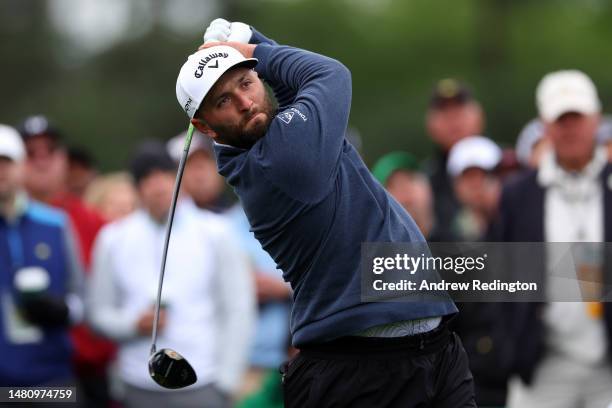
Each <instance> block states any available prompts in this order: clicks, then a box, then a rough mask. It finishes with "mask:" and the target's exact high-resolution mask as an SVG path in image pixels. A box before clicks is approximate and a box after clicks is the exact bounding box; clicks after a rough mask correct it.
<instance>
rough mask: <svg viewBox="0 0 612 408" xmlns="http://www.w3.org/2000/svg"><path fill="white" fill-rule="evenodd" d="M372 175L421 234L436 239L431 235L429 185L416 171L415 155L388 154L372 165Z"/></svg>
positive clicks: (417, 167)
mask: <svg viewBox="0 0 612 408" xmlns="http://www.w3.org/2000/svg"><path fill="white" fill-rule="evenodd" d="M372 174H374V177H376V179H377V180H378V181H379V182H380V183H381V184H382V185H383V186H385V188H386V189H387V191H389V193H390V194H391V195H392V196H393V198H395V199H396V200H397V202H398V203H400V204H401V205H402V207H404V208H405V209H406V211H408V213H409V214H410V215H411V216H412V218H413V219H414V221H415V222H416V224H417V226H418V227H419V229H420V230H421V232H422V233H423V236H425V238H428V239H429V240H434V241H435V240H437V237H435V236H431V232H432V228H433V225H434V217H433V203H432V194H431V187H430V186H429V180H428V179H427V177H426V176H425V175H424V174H423V173H422V172H421V171H419V166H418V163H417V160H416V158H415V157H414V156H413V155H411V154H410V153H406V152H392V153H388V154H386V155H384V156H383V157H381V158H380V159H378V161H377V162H376V163H375V164H374V167H372Z"/></svg>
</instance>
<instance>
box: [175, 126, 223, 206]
mask: <svg viewBox="0 0 612 408" xmlns="http://www.w3.org/2000/svg"><path fill="white" fill-rule="evenodd" d="M185 135H186V133H185V132H183V133H181V134H179V135H178V136H175V137H174V138H172V139H170V141H168V144H167V147H168V152H169V153H170V156H172V158H173V159H174V160H175V161H176V162H177V163H178V162H179V161H180V160H181V156H182V155H183V148H184V145H185ZM181 187H182V188H183V190H184V191H185V192H186V193H187V194H188V195H189V197H191V198H192V199H193V201H194V203H195V204H196V205H197V206H198V208H202V209H205V210H209V211H213V212H216V213H220V212H223V211H225V210H227V209H228V208H230V207H231V205H232V200H231V199H230V198H229V195H228V194H227V190H226V188H225V180H223V177H221V175H220V174H219V173H218V172H217V162H216V161H215V155H214V152H213V146H212V141H211V140H210V138H208V137H205V136H204V135H202V134H201V133H200V132H198V131H197V130H196V131H195V132H193V137H192V139H191V146H190V148H189V156H188V158H187V163H186V165H185V173H184V175H183V181H182V183H181Z"/></svg>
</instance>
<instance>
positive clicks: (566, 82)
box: [536, 70, 601, 122]
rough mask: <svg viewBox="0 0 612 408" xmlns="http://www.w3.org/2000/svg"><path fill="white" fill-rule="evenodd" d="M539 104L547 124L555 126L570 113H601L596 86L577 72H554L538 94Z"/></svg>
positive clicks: (546, 79) (542, 84)
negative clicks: (562, 117) (555, 122)
mask: <svg viewBox="0 0 612 408" xmlns="http://www.w3.org/2000/svg"><path fill="white" fill-rule="evenodd" d="M536 103H537V106H538V112H539V114H540V117H541V118H542V119H543V120H544V121H546V122H554V121H555V120H557V119H558V118H559V117H560V116H561V115H563V114H564V113H568V112H578V113H582V114H585V115H591V114H595V113H599V112H600V111H601V103H600V102H599V97H598V96H597V89H596V88H595V84H593V81H591V78H589V77H588V76H587V75H586V74H585V73H584V72H581V71H577V70H566V71H556V72H551V73H550V74H547V75H546V76H545V77H544V78H542V80H541V81H540V83H539V85H538V88H537V90H536Z"/></svg>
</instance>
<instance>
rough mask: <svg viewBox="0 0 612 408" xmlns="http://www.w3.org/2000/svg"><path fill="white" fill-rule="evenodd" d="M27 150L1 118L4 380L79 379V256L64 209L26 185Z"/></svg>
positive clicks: (49, 382) (0, 340) (0, 344)
mask: <svg viewBox="0 0 612 408" xmlns="http://www.w3.org/2000/svg"><path fill="white" fill-rule="evenodd" d="M25 155H26V153H25V146H24V145H23V142H22V140H21V137H20V136H19V133H18V132H17V131H16V130H15V129H13V128H11V127H8V126H5V125H0V242H2V245H0V276H1V277H2V279H0V327H1V328H2V329H1V331H0V333H1V335H0V353H2V364H0V384H2V386H12V387H24V386H53V385H55V386H74V373H73V370H72V366H71V358H72V345H71V343H70V337H69V326H70V325H71V324H72V323H74V322H76V321H79V320H80V319H81V318H82V314H83V306H82V303H81V300H80V295H81V287H82V268H81V263H80V259H79V255H78V253H77V252H76V246H75V241H74V237H73V235H72V233H71V231H70V226H69V224H70V223H69V220H68V219H67V217H66V215H65V214H64V213H63V212H60V211H58V210H55V209H52V208H50V207H48V206H46V205H44V204H41V203H38V202H36V201H33V200H31V199H30V198H29V197H28V196H27V194H26V193H25V191H24V189H23V179H24V178H23V176H24V174H23V172H24V167H23V166H24V160H25Z"/></svg>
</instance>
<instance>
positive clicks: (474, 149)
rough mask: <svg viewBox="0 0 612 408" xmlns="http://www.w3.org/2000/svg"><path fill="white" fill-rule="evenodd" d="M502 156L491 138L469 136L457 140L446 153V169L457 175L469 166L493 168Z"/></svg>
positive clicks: (454, 175)
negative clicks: (447, 153)
mask: <svg viewBox="0 0 612 408" xmlns="http://www.w3.org/2000/svg"><path fill="white" fill-rule="evenodd" d="M501 158H502V151H501V149H500V148H499V146H497V145H496V144H495V143H494V142H493V141H492V140H491V139H488V138H486V137H484V136H469V137H466V138H465V139H461V140H460V141H458V142H457V143H456V144H455V145H454V146H453V147H452V149H451V150H450V153H449V155H448V163H447V170H448V174H450V175H451V176H452V177H457V176H459V175H460V174H461V173H463V172H464V171H465V170H467V169H469V168H470V167H477V168H479V169H483V170H487V171H490V170H493V169H495V167H496V166H497V165H498V164H499V162H500V161H501Z"/></svg>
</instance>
